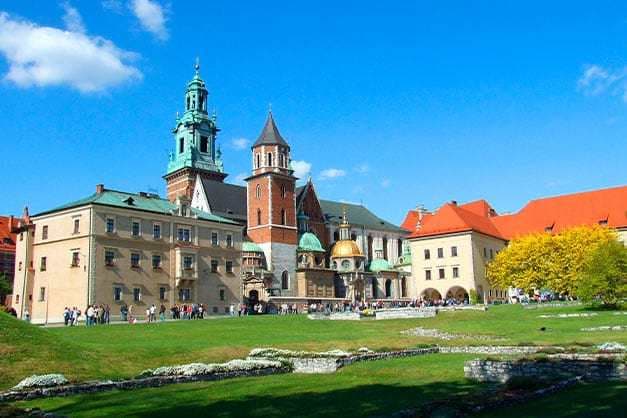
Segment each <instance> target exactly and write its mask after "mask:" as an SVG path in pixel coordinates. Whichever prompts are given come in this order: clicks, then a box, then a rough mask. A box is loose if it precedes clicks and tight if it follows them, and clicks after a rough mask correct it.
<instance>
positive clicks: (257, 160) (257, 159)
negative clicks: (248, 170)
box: [255, 154, 261, 168]
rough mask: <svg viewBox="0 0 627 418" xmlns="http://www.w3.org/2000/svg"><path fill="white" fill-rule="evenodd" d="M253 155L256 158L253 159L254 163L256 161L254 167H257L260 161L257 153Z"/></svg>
mask: <svg viewBox="0 0 627 418" xmlns="http://www.w3.org/2000/svg"><path fill="white" fill-rule="evenodd" d="M255 157H256V160H255V163H256V164H255V168H259V166H260V165H261V161H260V157H259V154H256V155H255Z"/></svg>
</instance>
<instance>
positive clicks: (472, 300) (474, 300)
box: [468, 289, 479, 305]
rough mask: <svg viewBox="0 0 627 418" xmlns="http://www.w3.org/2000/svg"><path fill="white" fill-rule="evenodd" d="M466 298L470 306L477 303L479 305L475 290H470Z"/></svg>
mask: <svg viewBox="0 0 627 418" xmlns="http://www.w3.org/2000/svg"><path fill="white" fill-rule="evenodd" d="M468 298H469V300H470V304H471V305H476V304H477V303H479V294H478V293H477V291H476V290H475V289H470V292H468Z"/></svg>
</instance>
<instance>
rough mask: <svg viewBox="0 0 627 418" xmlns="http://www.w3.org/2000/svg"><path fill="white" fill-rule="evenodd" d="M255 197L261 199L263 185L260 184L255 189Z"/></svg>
mask: <svg viewBox="0 0 627 418" xmlns="http://www.w3.org/2000/svg"><path fill="white" fill-rule="evenodd" d="M255 197H256V198H257V199H261V184H258V185H257V187H255Z"/></svg>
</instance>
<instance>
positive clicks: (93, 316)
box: [63, 305, 111, 327]
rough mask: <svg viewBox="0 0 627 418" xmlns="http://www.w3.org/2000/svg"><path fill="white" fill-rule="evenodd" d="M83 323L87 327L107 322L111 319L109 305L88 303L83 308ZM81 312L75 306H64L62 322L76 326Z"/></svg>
mask: <svg viewBox="0 0 627 418" xmlns="http://www.w3.org/2000/svg"><path fill="white" fill-rule="evenodd" d="M84 314H85V325H87V326H88V327H90V326H93V325H103V324H108V323H109V322H110V321H111V309H110V308H109V305H88V306H87V308H86V309H85V312H84ZM81 315H83V312H81V310H80V309H79V308H77V307H76V306H74V307H72V308H71V309H70V308H69V307H67V306H66V307H65V308H64V309H63V323H64V325H65V326H66V327H67V326H71V327H72V326H76V325H78V322H79V321H80V318H81Z"/></svg>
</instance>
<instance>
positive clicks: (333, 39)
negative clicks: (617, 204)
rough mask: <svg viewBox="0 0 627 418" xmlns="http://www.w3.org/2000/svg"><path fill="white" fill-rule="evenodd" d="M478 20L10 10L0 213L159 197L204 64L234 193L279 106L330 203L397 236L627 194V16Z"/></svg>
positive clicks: (332, 13)
mask: <svg viewBox="0 0 627 418" xmlns="http://www.w3.org/2000/svg"><path fill="white" fill-rule="evenodd" d="M469 3H470V2H462V1H459V2H445V1H437V2H436V1H430V2H407V1H387V2H380V1H377V2H375V1H372V2H370V1H364V0H362V1H345V2H337V1H320V2H307V3H305V2H295V1H285V2H273V1H266V2H256V1H249V2H245V1H227V0H223V1H218V0H213V1H206V2H204V1H203V2H200V1H176V2H174V1H171V2H165V1H156V0H128V1H127V0H119V1H116V0H106V1H97V0H73V1H67V2H66V1H60V2H55V1H46V2H42V1H36V0H32V1H29V0H19V1H2V2H0V77H1V78H2V81H1V82H0V115H1V116H0V132H1V135H0V150H1V155H2V156H3V158H2V175H1V176H0V190H1V191H2V199H1V200H0V213H3V214H8V213H13V214H20V213H21V210H22V207H23V206H24V205H29V207H30V208H31V213H32V212H38V211H42V210H45V209H48V208H51V207H53V206H56V205H59V204H62V203H65V202H67V201H70V200H74V199H77V198H80V197H83V196H86V195H88V194H90V193H92V191H93V189H94V187H95V184H96V183H104V184H105V185H106V186H107V187H111V188H115V189H120V190H126V191H140V190H156V191H158V192H159V193H160V194H163V193H164V189H165V184H164V181H163V180H162V179H161V176H162V175H163V174H164V172H165V168H166V164H167V151H168V149H170V148H172V147H173V139H172V136H171V129H172V127H173V124H174V117H175V113H176V111H181V110H182V104H183V92H184V88H185V84H186V82H187V81H188V80H189V79H190V78H191V77H192V75H193V63H194V60H195V58H196V56H199V57H200V61H201V75H202V77H203V78H204V79H205V81H206V82H207V85H208V88H209V90H210V103H209V106H210V108H215V109H216V111H217V113H218V124H219V126H220V128H221V129H222V131H221V132H220V135H219V139H218V142H219V143H220V144H221V147H222V150H223V155H224V162H225V169H226V171H227V172H228V173H229V174H230V176H229V178H228V179H227V181H229V180H230V181H231V182H236V181H238V180H237V178H238V177H239V178H241V177H242V176H243V175H245V174H246V173H248V172H249V170H250V154H249V153H250V151H249V144H250V143H251V141H254V139H256V137H257V135H258V134H259V132H260V130H261V128H262V126H263V123H264V120H265V117H266V113H267V109H268V103H272V109H273V113H274V115H275V119H276V121H277V124H278V126H279V128H280V130H281V132H282V134H283V136H284V137H286V138H287V139H288V141H289V142H290V144H291V146H292V157H293V159H294V160H296V161H299V162H300V163H299V169H300V170H301V171H306V170H303V169H306V168H307V166H308V164H309V165H310V174H311V176H312V177H313V179H314V181H315V184H316V187H317V190H318V194H319V195H320V196H321V197H322V198H329V199H337V200H346V201H351V202H363V203H364V204H365V205H366V206H368V207H369V208H371V209H373V210H374V211H375V212H376V213H377V214H379V215H380V216H382V217H384V218H386V219H389V220H391V221H394V222H400V221H401V220H402V218H403V217H404V215H405V213H406V211H407V210H408V209H409V208H412V207H415V206H416V205H417V204H424V205H425V206H426V207H427V208H429V209H436V208H437V207H439V206H440V205H441V204H443V203H444V202H446V201H449V200H457V201H460V202H463V201H468V200H473V199H477V198H486V199H488V200H489V201H490V202H491V203H492V205H493V206H494V207H495V208H496V210H497V211H499V212H505V211H513V210H517V209H519V208H520V207H521V206H522V205H523V204H524V203H525V202H526V201H527V200H529V199H532V198H535V197H541V196H548V195H555V194H561V193H568V192H574V191H580V190H587V189H593V188H601V187H608V186H615V185H624V184H626V183H627V181H626V180H627V167H626V164H625V156H626V155H627V3H624V2H603V1H599V2H596V3H595V5H594V7H590V3H589V2H573V1H569V2H532V1H527V2H507V1H503V2H493V1H486V2H473V3H475V4H472V5H471V4H469ZM547 3H548V4H547ZM242 147H243V149H242Z"/></svg>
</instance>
